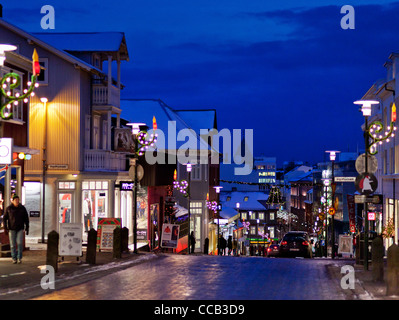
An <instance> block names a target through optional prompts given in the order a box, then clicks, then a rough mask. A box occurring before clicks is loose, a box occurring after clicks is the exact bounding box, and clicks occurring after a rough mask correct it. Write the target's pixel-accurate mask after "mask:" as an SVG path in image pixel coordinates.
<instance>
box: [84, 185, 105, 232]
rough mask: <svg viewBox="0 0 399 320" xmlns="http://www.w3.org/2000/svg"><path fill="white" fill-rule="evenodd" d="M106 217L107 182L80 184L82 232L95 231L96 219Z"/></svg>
mask: <svg viewBox="0 0 399 320" xmlns="http://www.w3.org/2000/svg"><path fill="white" fill-rule="evenodd" d="M106 217H108V181H83V182H82V222H83V223H84V228H83V230H84V231H86V232H88V231H89V230H90V229H91V228H94V229H97V222H98V218H106Z"/></svg>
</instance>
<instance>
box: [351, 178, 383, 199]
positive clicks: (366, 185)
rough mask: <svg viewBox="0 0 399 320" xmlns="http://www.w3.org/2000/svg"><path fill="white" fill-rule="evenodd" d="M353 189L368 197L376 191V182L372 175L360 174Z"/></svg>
mask: <svg viewBox="0 0 399 320" xmlns="http://www.w3.org/2000/svg"><path fill="white" fill-rule="evenodd" d="M355 187H356V190H357V191H358V192H359V193H360V194H362V195H366V196H368V195H370V194H372V193H374V192H375V191H376V190H377V187H378V180H377V178H376V176H375V175H373V174H372V173H369V172H366V173H362V174H359V175H358V176H357V178H356V181H355Z"/></svg>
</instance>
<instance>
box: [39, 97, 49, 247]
mask: <svg viewBox="0 0 399 320" xmlns="http://www.w3.org/2000/svg"><path fill="white" fill-rule="evenodd" d="M40 101H41V102H42V103H43V105H44V117H43V122H44V123H43V124H44V130H43V158H42V161H43V165H42V169H43V184H42V197H43V198H42V243H44V235H45V214H46V170H47V102H48V99H47V98H46V97H42V98H40Z"/></svg>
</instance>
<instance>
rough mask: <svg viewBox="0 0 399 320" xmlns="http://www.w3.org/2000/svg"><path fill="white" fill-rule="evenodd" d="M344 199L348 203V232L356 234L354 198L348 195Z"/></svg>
mask: <svg viewBox="0 0 399 320" xmlns="http://www.w3.org/2000/svg"><path fill="white" fill-rule="evenodd" d="M346 197H347V198H346V199H347V203H348V215H349V230H350V232H356V211H355V197H354V196H352V195H350V194H348V195H347V196H346Z"/></svg>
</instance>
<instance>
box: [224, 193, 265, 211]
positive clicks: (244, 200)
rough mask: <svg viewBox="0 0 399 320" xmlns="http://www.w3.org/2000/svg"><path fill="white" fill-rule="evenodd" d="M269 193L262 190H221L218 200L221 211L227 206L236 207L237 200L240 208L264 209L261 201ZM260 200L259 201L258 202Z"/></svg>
mask: <svg viewBox="0 0 399 320" xmlns="http://www.w3.org/2000/svg"><path fill="white" fill-rule="evenodd" d="M268 198H269V195H268V194H266V193H264V192H257V191H247V192H240V191H232V192H223V191H222V192H221V193H220V198H219V199H220V202H221V203H222V204H223V205H222V212H223V210H225V209H227V208H236V204H237V202H238V203H240V210H266V207H265V206H264V205H262V203H261V202H263V201H265V200H267V199H268ZM259 201H261V202H259Z"/></svg>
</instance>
